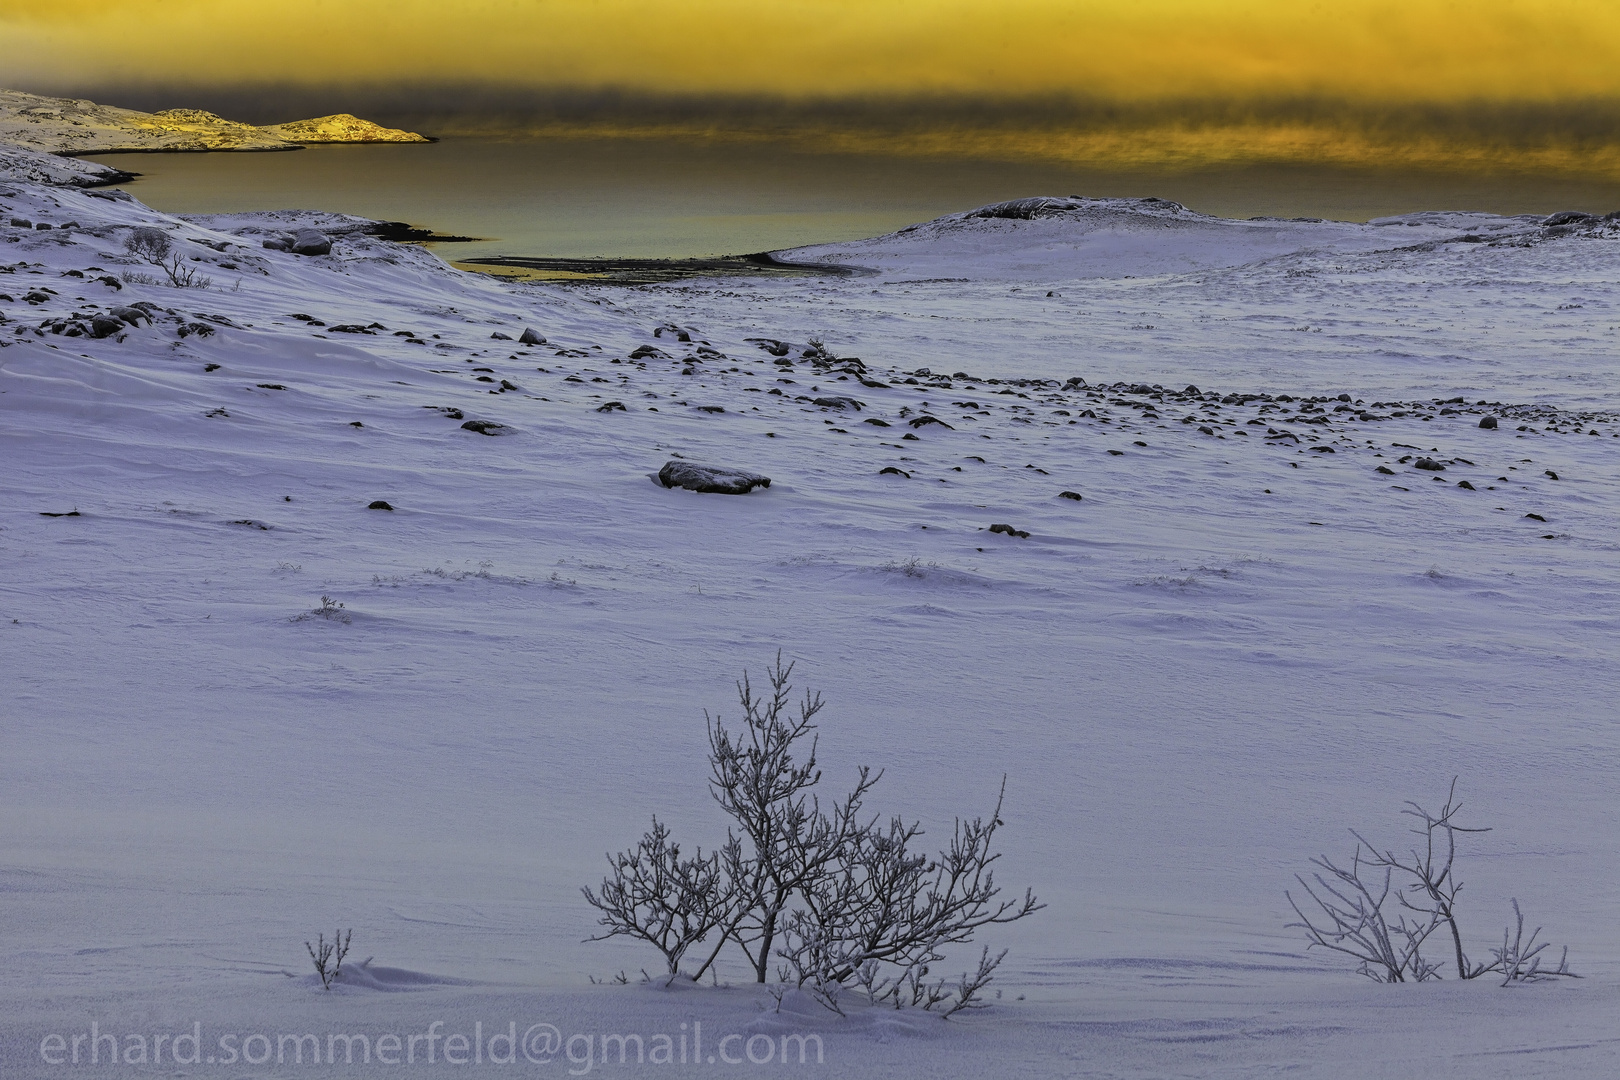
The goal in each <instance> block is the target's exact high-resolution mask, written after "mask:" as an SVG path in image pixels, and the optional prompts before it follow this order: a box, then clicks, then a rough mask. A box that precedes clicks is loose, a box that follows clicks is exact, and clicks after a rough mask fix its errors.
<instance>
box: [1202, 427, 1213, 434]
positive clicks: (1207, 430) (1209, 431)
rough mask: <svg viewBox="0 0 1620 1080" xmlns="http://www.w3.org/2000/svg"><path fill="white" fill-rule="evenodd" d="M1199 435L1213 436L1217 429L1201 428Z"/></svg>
mask: <svg viewBox="0 0 1620 1080" xmlns="http://www.w3.org/2000/svg"><path fill="white" fill-rule="evenodd" d="M1198 433H1199V434H1200V435H1213V434H1215V429H1214V428H1212V427H1202V426H1201V427H1199V429H1198Z"/></svg>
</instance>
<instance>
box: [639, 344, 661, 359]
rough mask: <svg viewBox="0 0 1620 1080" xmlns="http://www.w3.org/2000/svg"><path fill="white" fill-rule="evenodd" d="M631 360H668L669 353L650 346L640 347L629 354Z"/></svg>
mask: <svg viewBox="0 0 1620 1080" xmlns="http://www.w3.org/2000/svg"><path fill="white" fill-rule="evenodd" d="M630 359H632V360H668V359H669V353H667V352H665V351H664V350H663V349H658V348H654V347H653V346H651V345H642V346H641V347H639V348H638V349H636V350H635V351H634V352H632V353H631V354H630Z"/></svg>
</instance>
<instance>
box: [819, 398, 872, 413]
mask: <svg viewBox="0 0 1620 1080" xmlns="http://www.w3.org/2000/svg"><path fill="white" fill-rule="evenodd" d="M811 404H813V405H820V406H821V407H822V408H823V409H854V410H855V411H856V412H859V411H860V410H861V409H862V408H863V407H864V405H863V403H862V402H859V401H856V400H855V399H854V398H852V397H818V398H816V399H815V401H813V402H812V403H811Z"/></svg>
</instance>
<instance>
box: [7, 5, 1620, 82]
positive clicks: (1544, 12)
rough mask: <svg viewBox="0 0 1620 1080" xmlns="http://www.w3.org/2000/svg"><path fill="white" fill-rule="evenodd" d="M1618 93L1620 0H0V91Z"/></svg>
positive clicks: (1619, 78)
mask: <svg viewBox="0 0 1620 1080" xmlns="http://www.w3.org/2000/svg"><path fill="white" fill-rule="evenodd" d="M464 80H477V81H486V80H487V81H494V82H499V83H510V84H514V85H519V86H532V87H621V88H626V89H632V90H645V91H655V92H656V91H672V92H682V93H690V92H697V93H726V94H734V93H740V94H751V93H754V94H780V95H788V96H798V97H812V96H813V97H843V96H863V95H874V94H876V95H887V94H928V93H954V94H967V95H995V96H1001V95H1008V96H1016V95H1026V94H1049V93H1075V94H1085V95H1097V96H1101V97H1105V98H1109V97H1112V98H1124V99H1130V100H1142V99H1154V98H1173V97H1185V96H1218V97H1232V96H1237V97H1247V96H1273V95H1291V94H1300V95H1323V96H1331V97H1346V98H1353V99H1358V100H1363V101H1406V102H1410V101H1435V102H1456V101H1460V100H1467V99H1476V98H1477V99H1484V100H1494V101H1504V100H1516V101H1536V102H1543V101H1557V100H1567V99H1571V98H1583V97H1616V96H1620V0H1461V2H1452V0H1404V2H1401V0H1228V2H1219V0H1069V2H1064V0H276V2H273V3H270V2H264V0H94V2H84V0H78V2H75V0H0V85H4V86H9V87H13V88H16V89H36V90H57V89H62V88H69V87H72V86H74V85H92V86H108V85H110V84H116V83H120V82H156V83H167V84H171V85H172V84H175V83H187V82H196V83H200V84H216V85H217V84H220V83H249V84H252V83H260V82H264V83H271V82H293V83H318V84H327V85H330V84H346V83H377V82H383V83H389V82H407V83H415V82H422V83H434V82H444V81H464Z"/></svg>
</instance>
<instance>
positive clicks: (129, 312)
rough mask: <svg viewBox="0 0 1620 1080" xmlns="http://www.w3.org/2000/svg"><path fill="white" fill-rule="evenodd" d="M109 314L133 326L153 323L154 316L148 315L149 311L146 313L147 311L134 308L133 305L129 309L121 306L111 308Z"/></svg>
mask: <svg viewBox="0 0 1620 1080" xmlns="http://www.w3.org/2000/svg"><path fill="white" fill-rule="evenodd" d="M108 314H110V315H112V316H113V317H114V318H117V319H122V320H124V321H125V322H127V323H129V324H130V325H131V326H136V325H138V324H140V323H141V322H143V321H144V322H151V321H152V316H151V314H150V313H148V312H147V311H145V310H143V309H141V308H138V307H134V306H133V305H131V306H129V307H123V306H120V307H115V308H110V309H108Z"/></svg>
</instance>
